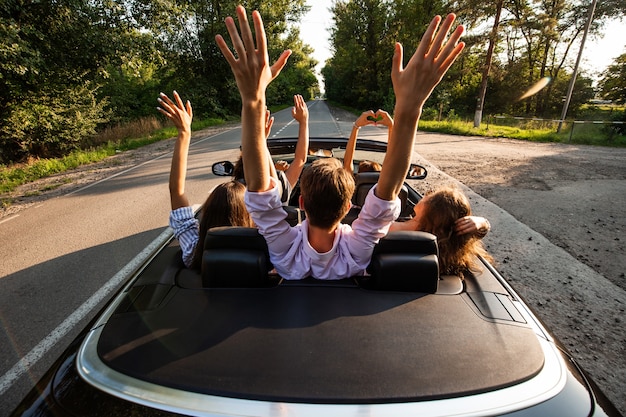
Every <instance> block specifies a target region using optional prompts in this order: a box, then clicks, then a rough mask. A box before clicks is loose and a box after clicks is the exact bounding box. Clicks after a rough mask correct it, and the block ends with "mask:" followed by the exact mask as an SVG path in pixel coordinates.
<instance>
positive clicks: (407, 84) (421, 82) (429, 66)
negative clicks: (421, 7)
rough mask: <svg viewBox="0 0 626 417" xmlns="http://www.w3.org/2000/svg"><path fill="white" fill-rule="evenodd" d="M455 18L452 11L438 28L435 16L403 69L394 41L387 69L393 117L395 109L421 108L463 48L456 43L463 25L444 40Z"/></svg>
mask: <svg viewBox="0 0 626 417" xmlns="http://www.w3.org/2000/svg"><path fill="white" fill-rule="evenodd" d="M455 19H456V16H455V15H454V14H449V15H448V16H446V18H445V20H444V21H443V23H442V24H441V27H439V24H440V23H441V17H440V16H435V17H434V18H433V20H432V21H431V22H430V25H429V26H428V29H427V30H426V33H424V36H423V37H422V40H421V42H420V44H419V46H418V47H417V50H416V51H415V53H414V54H413V56H412V57H411V59H410V60H409V62H408V63H407V65H406V67H405V68H403V66H402V62H403V50H402V45H400V44H399V43H396V47H395V52H394V56H393V64H392V69H391V81H392V83H393V89H394V93H395V95H396V116H397V115H398V112H399V111H401V112H404V111H413V112H415V111H421V108H422V106H423V104H424V102H425V101H426V99H427V98H428V97H429V96H430V94H431V93H432V91H433V89H434V88H435V86H436V85H437V84H439V82H440V81H441V79H442V78H443V76H444V74H445V73H446V71H448V69H449V68H450V66H451V65H452V63H453V62H454V61H455V60H456V58H457V57H458V56H459V54H460V53H461V51H462V50H463V48H464V47H465V44H464V43H463V42H459V39H460V38H461V36H462V35H463V32H464V28H463V26H458V27H457V28H456V29H455V30H454V31H453V32H452V34H451V35H450V38H449V39H447V40H446V37H447V36H448V32H449V31H450V28H451V27H452V24H453V23H454V20H455ZM418 114H419V113H418Z"/></svg>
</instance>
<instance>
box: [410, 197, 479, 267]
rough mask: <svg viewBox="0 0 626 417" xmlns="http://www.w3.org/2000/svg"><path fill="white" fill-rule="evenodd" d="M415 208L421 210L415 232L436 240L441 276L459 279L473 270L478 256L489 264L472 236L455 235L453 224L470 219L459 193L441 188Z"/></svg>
mask: <svg viewBox="0 0 626 417" xmlns="http://www.w3.org/2000/svg"><path fill="white" fill-rule="evenodd" d="M419 204H424V208H423V211H422V213H421V216H420V219H418V229H417V230H422V231H424V232H429V233H432V234H434V235H435V236H437V243H438V245H439V270H440V273H441V274H442V275H459V276H460V277H463V275H464V272H466V271H468V270H469V271H471V270H476V268H477V267H478V264H477V256H479V255H480V256H482V257H484V258H485V259H487V260H489V261H491V256H489V254H488V253H487V251H486V250H485V248H484V246H483V243H482V242H481V240H480V239H479V238H478V237H477V236H476V235H472V234H464V235H459V234H457V233H456V232H455V222H456V221H457V220H458V219H460V218H461V217H465V216H471V215H472V209H471V206H470V203H469V200H468V199H467V197H466V196H465V194H464V193H463V192H462V191H461V190H459V189H457V188H454V187H444V188H441V189H438V190H437V191H434V192H432V193H429V194H426V195H425V196H424V199H423V200H422V201H420V203H419Z"/></svg>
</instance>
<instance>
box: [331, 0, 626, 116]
mask: <svg viewBox="0 0 626 417" xmlns="http://www.w3.org/2000/svg"><path fill="white" fill-rule="evenodd" d="M589 5H590V1H589V0H574V1H566V0H504V1H493V2H484V1H477V0H458V1H446V0H439V1H437V0H435V1H426V0H400V1H390V0H352V1H346V0H338V1H336V2H335V3H334V5H333V8H332V11H333V19H334V21H333V23H334V24H333V27H332V29H331V38H330V39H331V49H332V50H333V51H334V55H333V56H332V58H330V59H329V60H328V61H327V62H326V65H325V67H324V69H323V70H322V73H323V75H324V78H325V87H326V94H327V97H328V98H329V99H331V100H334V101H337V102H340V103H344V104H350V105H354V106H356V107H359V108H363V109H370V108H372V109H376V108H380V107H383V108H386V109H388V110H389V109H391V108H392V106H393V96H392V90H391V80H390V76H389V73H390V68H391V55H392V53H393V43H394V42H395V41H399V42H401V43H402V44H403V45H404V47H405V50H406V53H405V55H406V56H407V59H408V56H410V55H409V54H410V53H412V52H413V51H414V50H415V47H416V46H417V42H418V41H419V39H420V38H421V35H422V34H423V32H424V31H425V29H426V25H427V24H428V22H429V21H430V19H431V18H432V16H433V15H435V14H447V13H449V12H456V13H457V15H458V17H459V22H460V23H463V24H464V25H465V26H466V27H467V29H468V35H467V36H466V37H465V39H464V40H465V42H466V44H467V48H466V50H465V52H464V53H463V55H462V57H461V58H460V59H459V60H458V61H457V63H456V64H455V65H454V66H453V68H452V69H451V71H450V72H449V73H448V75H447V76H446V78H445V79H444V82H443V83H442V84H441V85H440V86H439V87H438V89H437V90H436V91H435V93H434V94H433V95H432V96H431V99H430V100H429V102H428V103H427V106H429V107H430V110H431V111H430V112H429V113H430V114H433V115H436V114H441V113H442V112H445V113H452V114H460V115H464V116H467V117H468V118H470V117H473V115H474V112H475V110H476V108H477V99H478V98H479V97H480V94H479V93H480V90H481V84H482V83H481V79H482V77H481V74H482V73H487V72H486V71H485V69H486V66H487V64H489V65H488V69H489V71H488V78H487V79H486V81H487V82H486V83H485V85H484V86H483V87H484V88H485V89H486V94H485V100H484V102H479V103H478V104H479V105H482V108H484V111H485V112H486V113H490V114H514V115H528V116H533V117H545V118H552V117H558V115H559V112H560V111H561V108H562V103H563V96H564V95H565V92H566V89H567V84H568V83H569V80H570V77H571V74H572V64H573V62H574V60H575V58H576V53H577V52H578V48H577V46H578V44H579V42H580V39H581V35H582V31H583V28H584V26H585V22H586V19H587V17H588V9H589ZM625 11H626V1H625V0H607V1H603V2H598V7H597V8H596V13H595V18H594V20H593V23H592V25H591V35H592V36H593V35H594V34H597V33H599V32H600V31H601V29H602V25H603V23H604V22H606V20H607V19H608V18H615V17H621V16H623V15H624V12H625ZM498 13H500V15H498ZM496 17H498V25H494V19H495V18H496ZM494 28H495V29H496V30H494ZM490 40H491V41H492V50H493V55H492V57H489V56H488V50H489V49H490V48H488V45H489V42H490ZM616 42H618V43H619V42H622V43H623V42H624V41H623V40H621V39H619V40H616ZM544 77H549V78H550V80H551V82H550V83H549V84H548V86H547V87H546V88H544V89H543V90H542V91H541V92H539V93H538V94H536V95H534V96H532V97H531V98H529V99H525V100H519V98H520V96H521V95H522V94H523V93H524V91H525V90H526V89H528V88H529V87H530V86H531V85H533V84H534V83H535V82H537V81H538V80H539V79H541V78H544ZM612 80H614V78H612ZM593 95H594V90H593V88H592V79H591V78H590V77H589V76H588V75H585V74H582V76H579V77H578V78H577V81H576V87H575V89H574V95H573V97H572V102H571V105H570V114H575V112H576V111H577V110H578V109H579V108H580V106H581V105H582V104H583V103H585V102H587V101H588V100H589V99H590V98H592V97H593Z"/></svg>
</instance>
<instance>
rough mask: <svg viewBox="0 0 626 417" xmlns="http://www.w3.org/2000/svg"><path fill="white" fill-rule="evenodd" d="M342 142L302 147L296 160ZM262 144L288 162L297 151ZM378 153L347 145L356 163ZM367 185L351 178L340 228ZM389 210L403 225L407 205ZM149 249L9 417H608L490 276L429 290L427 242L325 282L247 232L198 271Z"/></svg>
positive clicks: (431, 244)
mask: <svg viewBox="0 0 626 417" xmlns="http://www.w3.org/2000/svg"><path fill="white" fill-rule="evenodd" d="M346 142H347V141H346V140H345V139H315V138H313V139H311V145H310V146H311V148H312V149H313V152H312V155H311V156H309V160H313V159H315V158H325V157H328V156H329V155H334V156H338V157H341V153H342V149H345V146H346ZM268 146H269V148H270V152H271V153H272V155H273V156H274V157H275V158H276V159H286V160H289V157H290V156H291V157H292V156H293V152H294V148H295V139H276V140H269V141H268ZM385 150H386V144H385V143H381V142H376V141H370V140H361V141H359V144H358V151H357V154H356V160H355V162H356V163H358V161H359V160H360V159H368V160H377V161H380V162H382V158H383V155H384V152H385ZM228 165H229V164H228V163H221V164H219V169H216V170H215V171H216V172H219V173H225V174H228V169H227V168H228ZM410 174H411V175H410V176H409V179H411V180H417V179H420V178H424V177H425V176H426V171H425V169H423V168H421V167H419V166H414V167H413V169H412V170H411V171H410ZM377 178H378V173H363V174H357V177H356V182H357V189H356V191H355V194H354V197H353V203H354V205H355V208H354V209H353V210H351V213H350V214H349V215H348V216H347V218H346V219H345V221H346V222H350V221H351V220H352V219H354V218H355V217H356V214H357V213H358V206H359V205H360V202H361V200H362V199H363V198H364V196H365V194H366V193H367V190H369V189H370V188H371V187H372V185H373V184H375V183H376V181H377ZM297 194H298V190H297V187H296V190H295V198H297ZM400 197H401V200H402V204H403V209H402V214H401V216H402V217H405V218H408V216H410V215H411V213H412V212H413V206H414V205H415V204H416V203H417V202H418V201H419V199H420V198H421V195H420V194H419V193H418V192H416V191H415V190H414V189H413V188H412V187H411V186H410V185H409V184H408V183H407V184H405V187H404V188H403V190H402V192H401V195H400ZM292 201H293V200H292ZM296 201H297V200H296ZM285 210H286V212H287V220H288V221H290V222H292V223H293V224H295V223H297V222H299V221H301V220H302V218H303V216H304V213H303V212H301V211H300V210H298V209H297V208H296V207H295V206H288V207H285ZM401 220H402V219H401ZM154 247H155V250H154V252H153V254H152V255H151V257H150V258H149V259H148V260H147V261H146V262H145V263H144V264H143V265H142V266H141V267H140V268H138V269H137V270H136V271H135V273H134V274H132V276H130V277H129V279H128V281H127V283H126V284H125V286H124V287H123V288H122V290H121V291H120V292H119V293H118V294H117V295H116V296H115V297H114V298H113V299H112V300H111V302H110V303H109V304H108V306H107V307H106V308H105V309H104V310H103V311H102V312H101V313H100V314H99V316H98V317H97V318H96V319H95V321H94V322H92V323H91V324H90V326H89V327H88V328H87V329H85V330H84V331H83V332H82V333H81V335H80V336H79V337H78V338H77V339H76V340H75V341H74V343H73V344H72V345H71V346H70V347H69V348H68V349H67V350H66V352H65V353H64V354H63V356H62V357H61V358H59V360H58V361H57V362H56V364H55V365H54V366H53V367H52V368H51V369H50V370H49V371H48V373H47V374H46V375H45V376H44V377H43V378H42V380H41V381H40V382H39V383H38V385H37V386H36V387H35V388H34V389H33V390H32V391H31V393H30V394H29V395H28V396H27V397H26V398H25V399H24V400H23V402H22V403H21V404H20V405H19V406H18V407H17V409H16V410H15V411H14V412H13V415H15V416H162V415H163V416H165V415H192V416H316V417H318V416H394V417H395V416H487V415H489V416H491V415H506V416H520V417H522V416H567V417H577V416H581V417H583V416H619V415H620V414H619V412H618V411H617V410H616V409H615V408H614V407H613V405H611V404H610V403H609V402H608V401H607V400H606V398H605V397H604V396H603V395H602V393H600V392H599V390H598V389H597V387H596V386H595V385H594V384H593V382H592V381H591V380H590V379H589V378H588V376H587V375H586V374H585V373H584V372H583V371H582V370H581V369H580V368H579V367H578V366H577V364H576V363H575V362H574V360H573V359H572V357H571V356H570V355H569V354H568V353H567V352H566V351H565V350H564V349H563V347H562V346H561V345H560V344H559V343H558V342H557V341H556V340H555V339H554V338H553V337H552V336H551V335H550V333H549V332H548V331H547V330H546V329H545V328H544V326H543V325H542V324H541V323H540V321H539V320H538V319H537V318H536V317H535V316H534V315H533V313H532V312H531V311H530V309H529V308H528V306H526V305H525V304H524V302H523V301H522V300H521V299H520V297H519V296H518V295H517V294H516V293H515V291H514V290H513V289H512V288H511V286H510V285H509V284H508V283H507V282H506V281H505V280H504V279H503V278H502V276H500V275H499V274H498V272H497V271H496V270H495V269H494V268H493V267H492V266H491V265H490V264H488V263H487V262H485V261H482V269H481V271H479V272H478V273H474V274H468V276H467V277H466V278H465V279H464V280H461V279H460V278H459V277H457V276H440V274H439V268H438V258H437V254H438V249H437V241H436V238H435V237H434V236H432V235H430V234H427V233H422V232H402V233H400V232H396V233H390V234H389V235H388V236H387V237H386V238H384V239H383V240H381V242H380V243H379V244H378V245H377V247H376V249H375V252H374V255H373V257H372V261H371V264H370V266H369V269H368V274H367V275H366V276H362V277H353V278H350V279H343V280H336V281H321V280H316V279H315V278H313V277H310V278H307V279H304V280H301V281H285V280H282V279H281V277H280V276H278V275H276V274H273V273H272V266H271V264H270V262H269V259H268V255H267V247H266V245H265V241H264V240H263V238H262V237H261V236H260V235H259V234H258V232H257V231H256V229H251V228H237V227H231V228H217V229H211V230H210V231H209V233H208V235H207V238H206V242H205V247H204V256H203V265H202V271H201V272H200V273H196V272H194V271H192V270H189V269H186V268H185V267H184V266H183V264H182V262H181V256H180V250H179V247H178V243H177V241H176V240H175V239H173V237H172V234H171V231H169V233H167V232H166V233H164V234H162V235H161V239H160V240H159V241H157V242H155V244H154Z"/></svg>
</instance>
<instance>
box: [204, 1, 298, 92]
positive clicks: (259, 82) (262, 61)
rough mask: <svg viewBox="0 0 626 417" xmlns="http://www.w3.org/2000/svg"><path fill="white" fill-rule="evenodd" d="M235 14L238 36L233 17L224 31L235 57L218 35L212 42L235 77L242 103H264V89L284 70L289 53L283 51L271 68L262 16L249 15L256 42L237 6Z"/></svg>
mask: <svg viewBox="0 0 626 417" xmlns="http://www.w3.org/2000/svg"><path fill="white" fill-rule="evenodd" d="M236 14H237V20H238V21H239V27H240V30H241V34H240V33H239V32H238V30H237V25H236V24H235V21H234V19H233V18H232V17H230V16H229V17H227V18H226V20H225V23H226V29H227V30H228V34H229V35H230V39H231V41H232V44H233V48H234V50H235V53H236V56H235V54H233V52H232V51H231V50H230V48H229V47H228V45H227V44H226V41H224V38H223V37H222V36H221V35H217V36H216V37H215V40H216V42H217V45H218V47H219V48H220V51H222V54H223V55H224V57H225V58H226V61H228V63H229V64H230V68H231V69H232V71H233V74H234V75H235V80H236V81H237V86H238V87H239V92H240V94H241V98H242V100H244V101H246V100H254V99H263V100H265V90H266V88H267V86H268V85H269V84H270V83H271V82H272V80H274V78H276V77H277V76H278V74H279V73H280V71H281V70H282V69H283V67H284V66H285V64H286V63H287V59H288V58H289V55H291V51H290V50H286V51H284V52H283V53H282V54H281V55H280V57H279V58H278V60H277V61H276V62H275V63H274V64H273V65H272V66H270V65H269V57H268V53H267V38H266V36H265V28H264V27H263V21H262V20H261V15H260V14H259V12H258V11H256V10H255V11H253V12H252V21H253V24H254V31H255V33H256V41H255V39H254V37H253V35H252V31H251V30H250V24H249V23H248V16H247V14H246V9H244V8H243V6H237V9H236Z"/></svg>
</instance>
